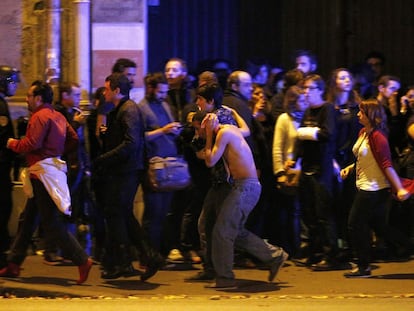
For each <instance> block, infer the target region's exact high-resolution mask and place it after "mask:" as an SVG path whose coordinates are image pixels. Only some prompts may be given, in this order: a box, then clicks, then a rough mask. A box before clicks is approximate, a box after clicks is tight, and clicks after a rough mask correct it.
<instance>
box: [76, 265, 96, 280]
mask: <svg viewBox="0 0 414 311" xmlns="http://www.w3.org/2000/svg"><path fill="white" fill-rule="evenodd" d="M92 265H93V262H92V259H90V258H88V260H87V261H86V262H85V263H84V264H83V265H80V266H78V269H79V280H77V281H76V284H78V285H80V284H82V283H84V282H85V281H86V280H87V279H88V275H89V271H91V268H92Z"/></svg>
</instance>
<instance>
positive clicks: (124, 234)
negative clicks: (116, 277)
mask: <svg viewBox="0 0 414 311" xmlns="http://www.w3.org/2000/svg"><path fill="white" fill-rule="evenodd" d="M142 178H143V172H142V171H136V170H134V171H131V172H128V173H124V174H118V175H109V176H107V177H106V179H105V183H104V185H103V187H104V188H103V189H104V190H105V191H104V193H103V196H104V200H103V204H104V209H103V210H104V218H105V228H106V246H105V254H106V255H105V260H104V261H105V264H106V265H109V266H111V265H127V264H129V263H130V262H131V258H130V255H129V246H130V245H131V244H132V245H133V246H135V247H136V248H137V249H138V251H139V252H140V256H141V259H142V257H146V255H148V251H149V246H148V241H147V240H146V237H145V235H144V232H143V230H142V227H141V225H140V224H139V222H138V220H137V219H136V217H135V215H134V198H135V194H136V192H137V189H138V185H139V184H140V182H141V181H142ZM142 260H145V259H142Z"/></svg>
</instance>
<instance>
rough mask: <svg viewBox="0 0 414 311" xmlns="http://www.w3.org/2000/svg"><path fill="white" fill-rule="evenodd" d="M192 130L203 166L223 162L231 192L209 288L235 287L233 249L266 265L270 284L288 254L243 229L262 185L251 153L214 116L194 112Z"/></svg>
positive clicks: (222, 212)
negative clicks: (198, 139)
mask: <svg viewBox="0 0 414 311" xmlns="http://www.w3.org/2000/svg"><path fill="white" fill-rule="evenodd" d="M193 126H194V127H195V129H196V131H197V132H198V134H199V135H200V136H201V137H203V136H204V137H205V138H206V147H205V148H204V150H203V151H202V153H203V155H202V157H203V158H204V160H205V162H206V165H207V166H208V167H212V166H214V165H215V164H216V163H217V161H218V160H219V159H220V158H223V160H224V162H225V164H226V166H227V168H228V172H229V174H230V178H231V183H232V189H231V191H230V193H229V194H228V195H227V197H226V198H225V200H224V201H223V203H222V204H221V206H220V207H218V212H217V219H216V223H215V225H214V229H213V235H212V260H213V265H214V269H215V271H216V282H215V283H214V284H213V285H210V286H208V287H209V288H215V289H230V288H235V287H236V281H235V277H234V273H233V253H234V247H237V248H240V249H243V250H245V251H247V252H248V253H250V254H251V255H253V256H255V257H257V258H258V259H259V260H261V261H262V262H264V263H266V264H268V265H269V268H270V269H269V270H270V272H269V277H268V281H269V282H272V281H273V280H274V278H275V277H276V275H277V273H278V272H279V269H280V267H282V265H283V263H284V262H285V260H286V259H287V258H288V254H287V253H286V252H284V251H283V249H281V248H279V247H275V246H273V245H270V244H267V243H266V242H265V241H263V240H262V239H261V238H259V237H258V236H256V235H254V234H253V233H251V232H250V231H248V230H247V229H245V227H244V225H245V222H246V220H247V216H248V215H249V213H250V212H251V211H252V209H253V208H254V206H255V205H256V203H257V201H258V199H259V196H260V192H261V185H260V182H259V180H258V178H257V173H256V166H255V164H254V160H253V156H252V152H251V150H250V148H249V146H248V145H247V143H246V141H245V139H244V137H243V135H242V134H241V132H240V129H238V128H237V127H236V126H234V125H222V124H219V122H218V119H217V116H216V115H215V114H210V113H209V114H206V113H205V112H197V113H196V115H195V116H194V118H193Z"/></svg>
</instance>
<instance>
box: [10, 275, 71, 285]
mask: <svg viewBox="0 0 414 311" xmlns="http://www.w3.org/2000/svg"><path fill="white" fill-rule="evenodd" d="M13 281H15V282H18V283H25V284H51V285H59V286H65V287H68V286H73V285H76V286H79V285H77V284H76V279H66V278H56V277H50V276H31V277H19V278H15V279H13Z"/></svg>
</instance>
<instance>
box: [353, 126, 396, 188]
mask: <svg viewBox="0 0 414 311" xmlns="http://www.w3.org/2000/svg"><path fill="white" fill-rule="evenodd" d="M352 151H353V152H354V154H355V156H356V158H357V162H356V187H357V188H358V189H359V190H364V191H378V190H381V189H385V188H389V187H390V184H389V182H388V180H387V178H386V177H385V175H384V173H383V172H382V170H381V168H380V167H379V166H378V164H377V161H376V160H375V158H374V155H373V154H372V150H371V147H370V145H369V141H368V136H367V134H366V133H363V134H362V135H361V136H360V137H358V139H357V141H356V143H355V145H354V147H353V149H352Z"/></svg>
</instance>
